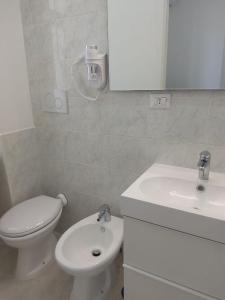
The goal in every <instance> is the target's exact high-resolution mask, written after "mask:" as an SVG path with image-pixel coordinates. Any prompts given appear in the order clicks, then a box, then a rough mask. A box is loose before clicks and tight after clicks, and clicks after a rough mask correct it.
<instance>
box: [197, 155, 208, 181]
mask: <svg viewBox="0 0 225 300" xmlns="http://www.w3.org/2000/svg"><path fill="white" fill-rule="evenodd" d="M210 159H211V154H210V153H209V151H202V152H201V153H200V158H199V161H198V170H199V179H201V180H208V179H209V169H210Z"/></svg>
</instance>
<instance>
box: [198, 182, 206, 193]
mask: <svg viewBox="0 0 225 300" xmlns="http://www.w3.org/2000/svg"><path fill="white" fill-rule="evenodd" d="M196 190H197V191H199V192H204V190H205V187H204V185H202V184H199V185H197V187H196Z"/></svg>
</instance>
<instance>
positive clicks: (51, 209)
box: [0, 194, 67, 280]
mask: <svg viewBox="0 0 225 300" xmlns="http://www.w3.org/2000/svg"><path fill="white" fill-rule="evenodd" d="M66 204H67V200H66V198H65V196H64V195H62V194H61V195H58V196H57V198H52V197H47V196H44V195H41V196H38V197H35V198H32V199H29V200H26V201H24V202H22V203H20V204H18V205H16V206H14V207H13V208H11V209H10V210H9V211H7V212H6V213H5V214H4V215H3V216H2V218H1V219H0V237H1V238H2V240H3V241H4V242H5V243H6V244H7V245H9V246H11V247H14V248H17V249H18V258H17V266H16V277H17V278H18V279H21V280H26V279H30V278H33V277H35V276H36V275H37V273H39V272H40V271H41V270H42V269H43V268H44V267H45V266H47V265H48V264H49V263H50V262H51V261H52V259H53V257H54V249H55V246H56V238H55V236H54V234H53V230H54V229H55V227H56V225H57V223H58V221H59V218H60V216H61V213H62V209H63V206H65V205H66Z"/></svg>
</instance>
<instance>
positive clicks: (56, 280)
mask: <svg viewBox="0 0 225 300" xmlns="http://www.w3.org/2000/svg"><path fill="white" fill-rule="evenodd" d="M16 255H17V253H16V251H15V250H14V249H12V248H8V247H6V246H4V245H1V244H0V300H53V299H54V300H68V299H69V295H70V291H71V288H72V277H70V276H68V275H67V274H65V273H64V272H63V271H61V270H60V269H59V268H58V267H57V265H56V264H55V263H53V264H51V265H50V266H48V267H47V268H46V269H45V271H43V272H42V273H41V274H40V275H39V276H38V277H37V278H35V279H32V280H28V281H17V280H16V279H15V278H14V276H13V271H14V269H15V263H16ZM116 270H117V276H116V282H115V284H114V286H113V287H112V291H111V293H110V295H109V299H108V300H121V299H122V298H121V296H120V290H121V288H122V285H123V272H122V257H121V255H119V257H118V259H117V261H116Z"/></svg>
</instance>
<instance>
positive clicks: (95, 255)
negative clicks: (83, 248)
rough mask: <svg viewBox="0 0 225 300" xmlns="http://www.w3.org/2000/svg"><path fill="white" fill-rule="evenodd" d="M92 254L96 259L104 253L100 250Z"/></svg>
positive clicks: (95, 250)
mask: <svg viewBox="0 0 225 300" xmlns="http://www.w3.org/2000/svg"><path fill="white" fill-rule="evenodd" d="M91 253H92V255H93V256H94V257H98V256H100V255H101V253H102V252H101V250H99V249H94V250H93V251H92V252H91Z"/></svg>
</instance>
